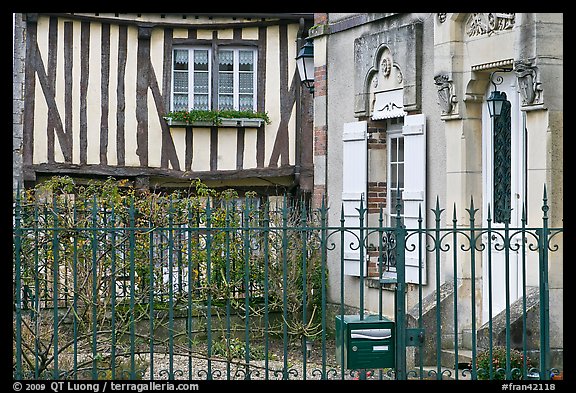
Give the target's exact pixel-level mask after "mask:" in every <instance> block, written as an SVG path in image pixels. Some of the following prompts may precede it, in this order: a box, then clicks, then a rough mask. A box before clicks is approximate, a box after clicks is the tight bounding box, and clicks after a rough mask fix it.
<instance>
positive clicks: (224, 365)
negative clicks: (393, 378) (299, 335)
mask: <svg viewBox="0 0 576 393" xmlns="http://www.w3.org/2000/svg"><path fill="white" fill-rule="evenodd" d="M251 345H252V343H251ZM317 345H318V347H317V348H316V347H314V348H313V349H312V351H310V352H309V353H308V359H307V361H306V364H305V366H306V377H305V378H304V362H303V356H302V350H301V349H300V346H291V347H289V348H287V353H288V361H287V365H288V379H294V380H303V379H312V380H314V379H316V380H319V379H323V378H322V348H321V344H320V343H317ZM204 353H205V352H204ZM139 359H140V360H141V361H142V364H145V365H147V368H146V371H145V373H144V375H143V376H142V379H144V380H148V379H150V366H149V364H150V356H149V355H148V354H146V355H140V356H139ZM153 366H154V367H153V369H154V379H168V372H169V368H170V357H169V356H168V354H164V353H156V354H154V364H153ZM188 366H189V358H188V356H182V355H174V356H173V358H172V369H173V371H174V378H175V379H179V380H188V379H190V374H189V368H188ZM283 367H284V346H283V344H282V342H279V343H278V342H271V343H270V345H269V349H268V372H266V363H265V360H251V361H250V364H249V366H246V363H245V361H244V359H234V360H232V361H231V362H230V363H228V362H226V361H224V360H220V359H217V358H216V357H213V358H212V360H211V361H210V373H211V375H212V379H214V380H228V379H230V380H243V379H248V378H247V377H249V379H252V380H262V379H269V380H281V379H283V373H282V370H283ZM325 370H326V379H341V378H342V377H341V374H340V371H341V370H340V366H339V365H338V364H337V362H336V356H335V350H334V342H333V341H332V342H327V346H326V367H325ZM344 374H345V379H355V375H352V374H351V373H350V371H349V370H345V371H344ZM191 376H192V378H191V379H199V380H205V379H208V360H207V359H206V358H205V356H202V355H199V354H198V355H195V356H194V357H193V358H192V374H191ZM384 378H386V376H384ZM367 379H377V378H376V376H368V378H367Z"/></svg>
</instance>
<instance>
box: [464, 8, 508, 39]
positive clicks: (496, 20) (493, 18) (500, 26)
mask: <svg viewBox="0 0 576 393" xmlns="http://www.w3.org/2000/svg"><path fill="white" fill-rule="evenodd" d="M515 19H516V14H515V13H502V12H490V13H473V14H470V16H469V17H468V20H467V21H466V33H467V34H468V37H474V36H479V35H484V34H487V35H491V34H493V33H494V32H496V31H501V30H510V29H512V27H514V22H515Z"/></svg>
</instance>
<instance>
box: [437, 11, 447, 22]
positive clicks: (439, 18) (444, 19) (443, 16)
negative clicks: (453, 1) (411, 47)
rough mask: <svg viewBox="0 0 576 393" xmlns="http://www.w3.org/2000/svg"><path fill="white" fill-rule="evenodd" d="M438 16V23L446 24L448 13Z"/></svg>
mask: <svg viewBox="0 0 576 393" xmlns="http://www.w3.org/2000/svg"><path fill="white" fill-rule="evenodd" d="M437 15H438V22H440V23H444V22H446V15H447V13H446V12H442V13H440V12H439V13H438V14H437Z"/></svg>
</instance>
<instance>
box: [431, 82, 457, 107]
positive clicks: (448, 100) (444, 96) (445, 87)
mask: <svg viewBox="0 0 576 393" xmlns="http://www.w3.org/2000/svg"><path fill="white" fill-rule="evenodd" d="M434 84H435V85H436V88H437V89H438V103H439V104H440V109H441V110H442V114H443V115H449V114H450V113H452V110H453V109H454V105H453V104H454V103H455V102H456V96H455V95H454V94H452V81H451V80H449V78H448V75H436V76H435V77H434Z"/></svg>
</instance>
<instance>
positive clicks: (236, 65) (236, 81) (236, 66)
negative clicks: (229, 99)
mask: <svg viewBox="0 0 576 393" xmlns="http://www.w3.org/2000/svg"><path fill="white" fill-rule="evenodd" d="M233 53H234V60H233V62H232V86H233V90H232V96H233V97H234V109H235V110H238V109H239V108H240V58H239V53H240V51H239V50H238V49H234V52H233Z"/></svg>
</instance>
